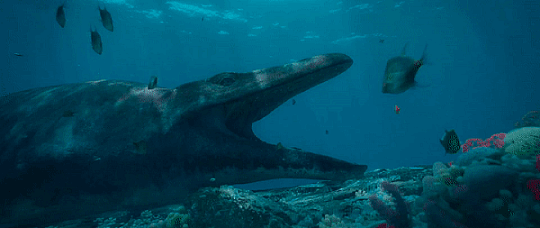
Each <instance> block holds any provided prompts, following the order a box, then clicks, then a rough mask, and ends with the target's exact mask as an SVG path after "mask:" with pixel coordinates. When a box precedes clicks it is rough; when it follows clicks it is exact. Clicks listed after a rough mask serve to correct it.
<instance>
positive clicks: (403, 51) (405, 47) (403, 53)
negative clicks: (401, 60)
mask: <svg viewBox="0 0 540 228" xmlns="http://www.w3.org/2000/svg"><path fill="white" fill-rule="evenodd" d="M407 46H409V42H407V43H405V46H403V50H401V55H402V56H405V55H406V54H407Z"/></svg>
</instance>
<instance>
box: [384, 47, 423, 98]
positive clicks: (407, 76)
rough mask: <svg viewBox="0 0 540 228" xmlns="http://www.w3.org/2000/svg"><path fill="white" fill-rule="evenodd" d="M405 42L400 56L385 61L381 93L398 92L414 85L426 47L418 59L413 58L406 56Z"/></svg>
mask: <svg viewBox="0 0 540 228" xmlns="http://www.w3.org/2000/svg"><path fill="white" fill-rule="evenodd" d="M406 49H407V44H405V47H403V51H402V52H401V55H400V56H396V57H394V58H391V59H390V60H388V62H387V63H386V69H385V71H384V80H383V87H382V92H383V93H392V94H399V93H403V92H405V91H407V90H408V89H410V88H411V87H413V86H415V84H416V81H415V80H414V78H415V77H416V73H417V72H418V69H420V67H421V66H422V65H424V61H425V59H426V49H427V45H426V47H425V48H424V53H423V54H422V57H421V58H420V59H419V60H415V59H413V58H412V57H409V56H406V55H405V52H406Z"/></svg>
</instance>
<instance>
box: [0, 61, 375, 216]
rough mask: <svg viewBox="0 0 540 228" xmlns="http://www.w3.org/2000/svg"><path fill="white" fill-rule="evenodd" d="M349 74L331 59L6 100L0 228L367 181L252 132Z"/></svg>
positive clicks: (1, 115) (341, 164) (0, 131)
mask: <svg viewBox="0 0 540 228" xmlns="http://www.w3.org/2000/svg"><path fill="white" fill-rule="evenodd" d="M351 65H352V60H351V59H350V58H349V57H348V56H346V55H343V54H327V55H320V56H315V57H312V58H309V59H304V60H301V61H298V62H295V63H290V64H287V65H284V66H279V67H272V68H266V69H262V70H255V71H252V72H248V73H221V74H218V75H216V76H214V77H211V78H209V79H206V80H202V81H195V82H191V83H187V84H184V85H181V86H179V87H176V88H174V89H168V88H160V87H155V88H153V89H148V85H147V84H143V83H135V82H126V81H105V80H102V81H94V82H86V83H78V84H68V85H60V86H53V87H46V88H38V89H31V90H27V91H22V92H17V93H13V94H10V95H8V96H6V97H1V99H0V126H1V127H0V135H1V138H0V186H2V192H3V193H2V194H0V204H1V205H0V208H2V209H1V210H0V224H6V223H7V224H23V225H40V226H41V225H44V224H47V223H50V222H55V221H59V220H67V219H72V218H78V217H80V216H82V215H88V214H92V213H100V212H104V211H109V210H116V209H118V208H129V207H139V208H140V207H143V206H159V205H165V204H172V203H178V202H182V200H183V199H184V198H185V196H186V195H187V194H189V193H190V192H193V191H196V190H197V189H198V188H200V187H204V186H219V185H222V184H237V183H249V182H254V181H260V180H266V179H273V178H287V177H289V178H312V179H331V180H344V179H351V178H359V177H362V175H363V173H364V171H365V170H366V168H367V167H366V166H365V165H357V164H352V163H349V162H345V161H341V160H337V159H334V158H330V157H327V156H323V155H318V154H314V153H309V152H304V151H301V150H296V149H287V148H279V149H278V148H277V146H276V145H271V144H268V143H265V142H263V141H261V140H259V139H258V138H257V137H256V136H255V135H254V134H253V132H252V129H251V126H252V123H253V122H255V121H257V120H260V119H261V118H263V117H264V116H266V115H268V114H269V113H270V112H271V111H272V110H274V109H275V108H277V107H278V106H279V105H281V104H282V103H283V102H285V101H287V100H288V99H290V98H292V97H293V96H295V95H297V94H298V93H301V92H303V91H305V90H307V89H309V88H311V87H313V86H316V85H318V84H320V83H322V82H325V81H327V80H329V79H331V78H333V77H335V76H337V75H339V74H341V73H342V72H344V71H345V70H347V69H348V68H349V67H350V66H351ZM66 113H69V115H66Z"/></svg>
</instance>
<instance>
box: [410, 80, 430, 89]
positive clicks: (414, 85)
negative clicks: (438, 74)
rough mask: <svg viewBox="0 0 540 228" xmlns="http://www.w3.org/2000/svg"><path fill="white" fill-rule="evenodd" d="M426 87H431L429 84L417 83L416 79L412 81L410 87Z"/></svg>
mask: <svg viewBox="0 0 540 228" xmlns="http://www.w3.org/2000/svg"><path fill="white" fill-rule="evenodd" d="M428 87H431V84H424V83H419V82H417V81H414V84H413V86H412V87H411V89H425V88H428Z"/></svg>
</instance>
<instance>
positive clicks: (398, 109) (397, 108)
mask: <svg viewBox="0 0 540 228" xmlns="http://www.w3.org/2000/svg"><path fill="white" fill-rule="evenodd" d="M399 111H401V108H399V107H398V106H397V105H396V106H394V112H396V114H399Z"/></svg>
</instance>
